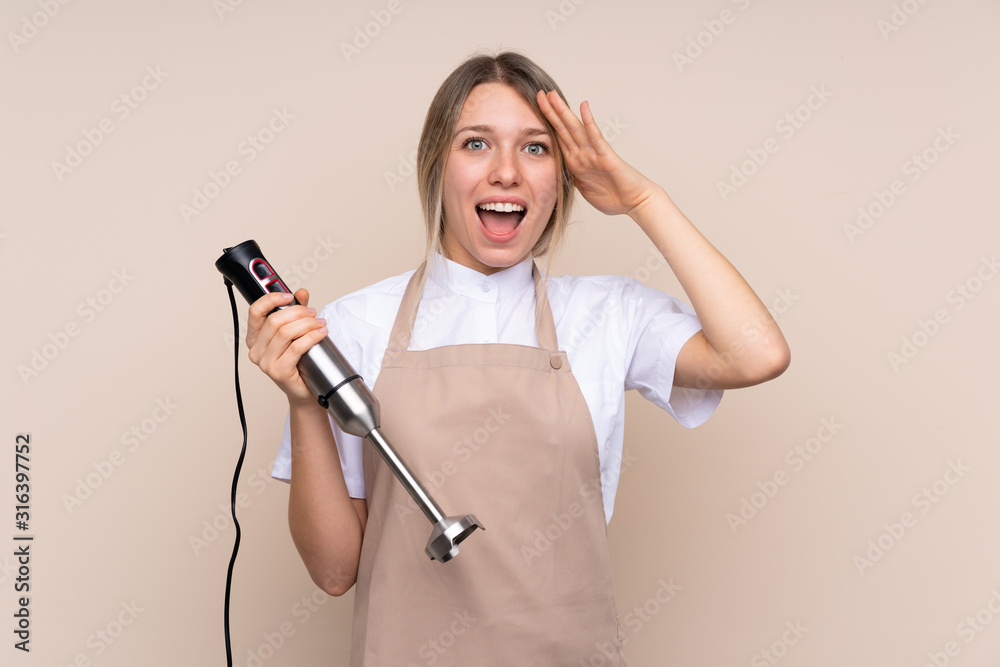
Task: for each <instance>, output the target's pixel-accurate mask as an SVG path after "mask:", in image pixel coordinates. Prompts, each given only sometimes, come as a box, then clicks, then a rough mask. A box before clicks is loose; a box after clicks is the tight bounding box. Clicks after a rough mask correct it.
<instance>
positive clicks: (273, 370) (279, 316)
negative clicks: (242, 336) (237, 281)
mask: <svg viewBox="0 0 1000 667" xmlns="http://www.w3.org/2000/svg"><path fill="white" fill-rule="evenodd" d="M295 298H296V299H297V300H298V302H299V305H295V306H290V307H288V308H285V309H283V310H279V311H277V312H275V313H273V314H271V315H268V313H270V312H271V311H272V310H274V309H275V308H277V307H279V306H287V305H288V304H289V303H291V301H292V295H291V294H286V293H280V292H275V293H272V294H265V295H264V296H262V297H261V298H259V299H257V300H256V301H255V302H254V303H253V304H252V305H251V306H250V310H249V315H248V318H247V348H249V350H250V361H252V362H253V363H254V364H256V365H257V366H258V367H259V368H260V369H261V370H262V371H264V372H265V373H266V374H267V376H268V377H269V378H271V379H272V380H274V382H275V384H277V385H278V387H280V388H281V390H282V391H283V392H285V394H286V395H287V396H288V400H289V402H290V403H296V402H301V403H314V402H315V401H316V397H315V396H314V395H313V393H312V392H311V391H310V390H309V388H308V387H307V386H306V383H305V382H304V381H303V380H302V378H301V377H300V376H299V371H298V368H297V366H298V364H299V359H300V358H301V357H302V355H303V354H305V353H306V352H307V351H308V350H309V349H310V348H311V347H312V346H313V345H315V344H316V343H318V342H320V341H321V340H323V339H324V338H326V334H327V328H326V320H323V319H321V318H317V317H316V310H315V309H314V308H310V307H309V292H308V291H306V290H305V289H300V290H299V291H298V292H296V293H295Z"/></svg>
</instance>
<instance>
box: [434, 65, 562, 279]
mask: <svg viewBox="0 0 1000 667" xmlns="http://www.w3.org/2000/svg"><path fill="white" fill-rule="evenodd" d="M482 83H502V84H505V85H507V86H510V87H511V88H513V89H514V90H515V91H517V92H518V93H520V95H521V96H522V97H523V98H524V101H525V102H527V103H528V105H529V106H530V107H531V108H532V110H533V111H534V112H535V115H537V116H538V118H539V120H541V122H542V123H544V125H545V128H546V129H547V130H548V131H549V133H550V135H551V136H552V148H553V152H554V155H555V158H556V169H557V172H558V174H559V181H560V182H559V187H558V188H557V190H556V205H555V207H554V208H553V210H552V215H551V217H550V218H549V220H548V222H547V223H546V225H545V229H544V230H543V231H542V235H541V237H539V239H538V242H537V243H535V245H534V247H533V248H532V249H531V255H532V257H538V256H541V255H544V254H546V253H548V252H549V251H550V250H552V249H554V248H555V246H556V244H557V242H558V241H559V240H560V239H561V237H562V233H563V231H564V229H565V228H566V224H567V222H568V220H569V213H570V209H571V208H572V205H573V191H574V186H573V177H572V175H571V174H570V172H569V169H567V168H566V163H565V161H564V160H563V156H562V151H560V149H559V142H558V140H557V139H556V132H555V129H554V128H553V127H552V125H551V124H549V122H548V121H547V120H546V119H545V116H543V115H542V112H541V109H539V108H538V101H537V100H536V99H535V94H536V93H537V92H538V91H539V90H544V91H546V92H548V91H551V90H555V91H556V92H558V93H559V96H560V97H562V98H563V100H565V99H566V96H565V95H563V93H562V91H561V90H560V89H559V86H557V85H556V82H555V81H554V80H553V79H552V77H550V76H549V75H548V74H547V73H546V72H545V71H544V70H543V69H542V68H541V67H539V66H538V65H536V64H535V63H534V62H533V61H532V60H531V59H530V58H528V57H527V56H524V55H521V54H520V53H516V52H513V51H502V52H500V53H497V54H496V55H488V54H480V55H473V56H472V57H470V58H469V59H467V60H466V61H465V62H463V63H462V64H461V65H459V66H458V67H457V68H456V69H455V71H453V72H452V73H451V74H450V75H448V78H447V79H445V80H444V83H442V84H441V87H440V88H438V91H437V94H436V95H435V96H434V99H433V101H431V105H430V107H429V108H428V109H427V117H426V118H425V119H424V128H423V131H422V132H421V133H420V144H419V145H418V147H417V188H418V190H419V191H420V204H421V207H422V208H423V214H424V223H425V225H426V226H427V249H426V259H430V257H431V256H432V255H433V254H434V253H435V252H437V253H440V252H441V250H442V247H441V237H442V234H443V233H444V208H443V205H442V199H443V197H444V168H445V164H446V163H447V161H448V154H449V149H450V147H451V141H452V137H453V135H454V133H455V126H456V125H457V124H458V117H459V115H461V113H462V107H463V106H464V105H465V99H466V97H467V96H468V95H469V93H470V92H471V91H472V89H473V88H475V87H476V86H478V85H479V84H482ZM551 261H552V255H551V253H550V254H549V261H548V265H551ZM548 265H547V266H546V271H545V273H546V275H547V274H548Z"/></svg>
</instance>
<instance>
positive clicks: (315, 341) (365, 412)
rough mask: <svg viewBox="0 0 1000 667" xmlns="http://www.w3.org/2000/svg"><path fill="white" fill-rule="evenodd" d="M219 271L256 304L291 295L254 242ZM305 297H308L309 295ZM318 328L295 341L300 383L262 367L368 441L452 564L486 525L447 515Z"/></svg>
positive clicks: (219, 264) (227, 256)
mask: <svg viewBox="0 0 1000 667" xmlns="http://www.w3.org/2000/svg"><path fill="white" fill-rule="evenodd" d="M216 268H218V269H219V271H220V272H221V273H222V274H223V275H224V276H226V278H227V279H228V280H229V281H231V282H232V283H233V284H234V285H235V286H236V288H237V289H238V290H239V291H240V293H241V294H242V295H243V297H244V298H245V299H246V300H247V301H248V302H250V303H251V304H254V303H255V302H257V301H258V300H259V299H260V298H261V297H263V296H265V295H268V294H270V293H275V292H281V293H286V294H291V292H290V290H289V289H288V288H287V287H286V286H285V283H284V282H283V281H282V280H281V278H279V277H278V275H277V273H276V272H275V271H274V269H272V268H271V265H270V264H269V263H268V262H267V260H265V259H264V256H263V254H262V253H261V251H260V248H259V246H257V244H256V243H255V242H254V241H245V242H243V243H241V244H239V245H238V246H235V247H233V248H227V249H226V250H225V253H224V254H223V255H222V257H220V258H219V259H218V261H216ZM300 293H301V294H303V296H305V295H306V294H307V293H305V292H300ZM272 299H273V297H272ZM283 303H284V305H278V306H277V309H279V310H283V309H285V308H288V307H290V306H295V305H299V303H298V301H296V300H295V298H294V297H293V298H292V299H290V300H289V299H288V298H287V297H285V298H284V299H283ZM313 312H314V311H313ZM317 324H320V323H319V322H317V321H316V320H315V319H313V318H301V319H299V320H297V321H296V324H295V327H296V329H297V331H296V332H295V333H297V334H298V336H297V337H296V339H295V340H294V341H292V342H291V343H290V345H289V350H292V351H295V352H298V351H300V349H304V351H303V353H302V356H301V359H300V360H299V363H298V366H297V375H298V376H299V377H300V378H301V380H297V379H296V377H295V376H296V373H294V372H289V370H290V369H274V368H272V367H271V364H272V363H273V362H274V361H275V360H274V359H256V360H254V362H255V363H257V364H258V365H260V366H261V368H262V369H264V367H265V366H268V368H269V369H270V370H271V372H269V373H268V375H269V376H271V377H272V379H274V380H275V382H276V383H278V385H279V386H280V387H281V388H282V390H283V391H285V393H286V394H288V395H289V397H290V398H299V399H301V398H303V397H304V396H305V395H306V394H305V390H308V392H309V393H310V395H311V396H312V397H315V398H316V400H317V401H318V402H319V404H320V405H321V406H323V408H325V409H326V410H327V411H328V412H329V413H330V414H331V415H332V416H333V419H334V421H335V422H336V423H337V425H338V426H339V427H340V428H341V429H342V430H343V431H344V432H345V433H349V434H351V435H355V436H358V437H361V438H365V439H366V440H368V442H369V443H370V444H371V445H372V446H373V447H374V448H375V450H376V451H377V452H378V453H379V455H380V456H381V457H382V458H383V460H384V461H385V462H386V465H388V466H389V469H390V470H391V471H392V472H393V474H394V475H395V476H396V478H397V479H398V480H399V481H400V483H401V484H403V487H404V488H405V489H406V491H407V492H408V493H409V494H410V496H411V497H412V498H413V500H414V501H415V502H416V503H417V506H418V507H419V508H420V509H421V511H423V513H424V515H425V516H426V517H427V518H428V520H430V522H431V524H432V525H433V528H432V532H431V537H430V540H429V541H428V542H427V547H426V549H425V551H426V553H427V555H428V556H429V557H430V558H431V559H432V560H438V561H441V562H447V561H449V560H451V559H452V558H454V557H455V556H457V555H458V544H459V543H460V542H461V541H462V540H464V539H465V538H466V537H468V536H469V535H470V534H472V532H473V531H474V530H475V529H476V528H483V526H482V524H480V523H479V521H478V520H477V519H476V517H475V516H474V515H472V514H469V515H465V516H447V517H446V516H445V515H444V513H443V512H442V511H441V508H440V507H439V506H438V504H437V503H436V502H435V501H434V499H433V498H432V497H431V496H430V494H428V493H427V491H426V490H425V489H424V488H423V486H422V485H421V484H420V483H419V482H418V481H417V479H416V478H415V477H414V475H413V473H412V472H411V471H410V470H409V468H408V467H407V466H406V463H405V462H404V461H403V460H402V458H400V456H399V455H398V454H397V453H396V451H395V450H394V449H393V447H392V445H391V444H390V443H389V442H388V441H387V440H386V439H385V436H383V435H382V433H381V431H380V430H379V425H380V415H379V404H378V400H376V398H375V396H373V395H372V393H371V391H369V389H368V387H367V386H366V385H365V383H364V380H362V378H361V376H360V375H358V374H357V373H356V372H355V371H354V369H353V368H352V367H351V365H350V364H349V363H348V362H347V360H346V359H344V357H343V355H342V354H341V353H340V351H339V350H338V349H337V348H336V346H335V345H334V344H333V343H332V342H331V341H330V339H329V338H327V337H326V332H325V331H323V330H322V329H321V328H318V327H317V326H316V325H317ZM259 333H260V330H258V331H255V332H250V333H248V344H251V342H250V337H251V336H256V335H258V334H259ZM275 373H278V374H284V378H280V377H275ZM303 384H304V385H305V387H303V386H302V385H303ZM483 529H484V530H485V528H483Z"/></svg>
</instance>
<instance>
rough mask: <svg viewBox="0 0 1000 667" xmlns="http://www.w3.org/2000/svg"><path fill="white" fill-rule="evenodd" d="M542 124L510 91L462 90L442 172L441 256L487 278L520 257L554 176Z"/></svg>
mask: <svg viewBox="0 0 1000 667" xmlns="http://www.w3.org/2000/svg"><path fill="white" fill-rule="evenodd" d="M551 146H552V138H551V137H550V136H549V133H548V130H547V129H546V127H545V124H544V123H543V122H542V121H541V120H539V118H538V116H536V115H535V112H534V111H533V110H532V108H531V107H530V106H529V105H528V103H527V102H526V101H525V100H524V98H523V97H521V95H520V94H519V93H518V92H517V91H515V90H514V89H513V88H511V87H509V86H506V85H504V84H501V83H483V84H480V85H478V86H476V87H475V88H473V89H472V91H471V92H470V93H469V95H468V97H467V98H466V100H465V105H464V106H463V107H462V113H461V115H460V116H459V118H458V123H457V124H456V126H455V134H454V136H453V137H452V141H451V147H450V148H449V153H448V157H447V162H446V163H445V169H444V201H443V205H444V236H443V238H442V245H443V247H444V252H445V254H446V255H447V257H448V258H449V259H451V260H453V261H455V262H458V263H459V264H462V265H463V266H467V267H469V268H471V269H475V270H477V271H479V272H480V273H485V274H490V273H494V272H496V271H499V270H501V269H505V268H507V267H509V266H513V265H514V264H517V263H518V262H520V261H521V260H523V259H525V258H526V257H527V256H528V255H529V253H530V252H531V248H532V247H534V245H535V243H536V242H537V241H538V238H539V237H540V236H541V235H542V232H543V231H544V230H545V225H546V223H547V222H548V220H549V218H550V217H551V215H552V210H553V209H554V208H555V203H556V188H557V183H558V179H557V173H556V159H555V154H554V153H553V152H552V150H551Z"/></svg>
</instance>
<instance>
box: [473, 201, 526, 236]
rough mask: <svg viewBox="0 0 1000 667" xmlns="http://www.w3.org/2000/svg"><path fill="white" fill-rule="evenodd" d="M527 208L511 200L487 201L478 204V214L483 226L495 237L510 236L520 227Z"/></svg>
mask: <svg viewBox="0 0 1000 667" xmlns="http://www.w3.org/2000/svg"><path fill="white" fill-rule="evenodd" d="M526 213H527V209H526V208H525V207H524V206H521V205H520V204H512V203H510V202H506V203H501V202H485V203H482V204H479V205H478V206H476V215H478V216H479V222H480V223H481V224H482V226H483V228H484V229H485V230H486V231H487V232H489V234H490V235H491V236H493V237H497V238H503V237H507V236H510V235H511V234H513V233H514V232H515V231H517V228H518V227H520V225H521V221H522V220H524V216H525V214H526Z"/></svg>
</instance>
